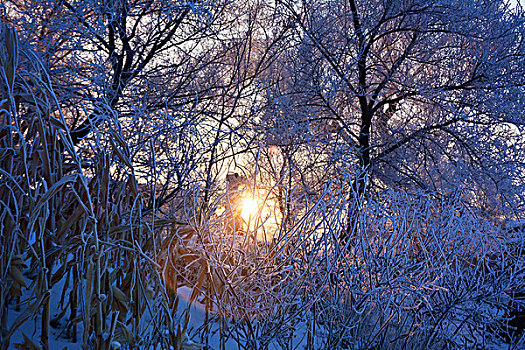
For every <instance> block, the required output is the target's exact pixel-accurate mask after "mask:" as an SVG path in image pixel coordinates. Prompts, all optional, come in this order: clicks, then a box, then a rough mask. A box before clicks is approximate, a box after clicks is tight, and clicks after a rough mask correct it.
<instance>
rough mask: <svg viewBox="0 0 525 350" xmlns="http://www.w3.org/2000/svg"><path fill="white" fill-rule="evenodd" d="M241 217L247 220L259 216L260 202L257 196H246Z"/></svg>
mask: <svg viewBox="0 0 525 350" xmlns="http://www.w3.org/2000/svg"><path fill="white" fill-rule="evenodd" d="M241 205H242V211H241V217H242V219H243V220H244V221H245V222H249V221H253V220H255V218H256V217H257V214H258V211H259V207H260V204H259V202H258V201H257V199H256V198H253V197H245V198H243V200H242V203H241Z"/></svg>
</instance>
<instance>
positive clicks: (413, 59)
mask: <svg viewBox="0 0 525 350" xmlns="http://www.w3.org/2000/svg"><path fill="white" fill-rule="evenodd" d="M282 6H283V8H284V9H286V11H287V13H288V14H289V15H290V16H292V17H293V18H294V24H295V27H294V28H295V30H296V35H295V36H294V38H295V39H296V41H295V44H296V45H292V46H291V50H296V51H295V52H296V53H297V58H296V61H297V60H301V61H303V62H306V63H308V65H306V66H304V65H303V67H302V68H300V69H297V70H295V72H293V69H294V66H293V63H289V64H288V68H289V70H290V71H292V72H293V73H294V74H295V76H299V75H301V76H302V78H301V79H302V80H303V81H305V80H307V81H309V86H308V87H307V88H306V89H301V88H294V89H291V90H290V91H288V95H289V96H293V98H294V99H295V100H296V101H299V100H301V101H302V103H303V104H304V105H307V106H312V107H315V108H316V110H317V111H318V115H317V116H316V117H317V119H318V120H325V122H326V124H327V125H329V126H330V128H329V130H328V131H327V132H328V133H329V134H330V135H332V136H333V137H336V136H339V138H340V140H342V141H344V142H346V144H347V145H348V146H350V147H349V148H350V149H353V150H354V151H353V152H352V156H353V157H354V159H355V162H356V163H357V167H356V168H357V170H355V174H354V181H353V188H354V191H355V192H356V193H357V194H358V195H362V194H363V193H364V192H365V186H376V187H379V188H384V187H395V188H402V189H407V190H414V189H422V190H424V191H429V192H430V191H432V192H439V193H442V194H443V195H446V194H447V193H450V192H451V191H453V190H455V189H457V188H463V189H465V190H466V195H465V198H466V199H468V200H469V201H471V203H473V204H475V206H476V207H477V208H479V209H481V210H482V211H485V212H486V213H487V212H489V213H490V214H491V215H495V214H496V213H493V212H491V211H490V207H491V206H493V205H494V206H495V207H499V206H500V205H501V204H502V203H504V204H506V205H510V206H511V207H512V208H522V203H523V202H522V191H523V188H522V184H523V183H524V181H523V180H524V179H523V170H524V169H523V164H524V163H523V161H524V149H523V132H524V130H525V129H524V122H525V118H524V115H523V110H524V108H523V107H524V106H523V104H524V98H523V96H524V94H523V93H524V89H523V82H524V78H523V77H524V73H525V47H524V46H523V40H524V33H525V28H524V26H523V20H524V18H523V15H522V13H521V12H520V11H519V10H516V9H512V8H511V7H510V6H509V4H508V2H507V1H485V0H474V1H456V0H438V1H419V0H402V1H390V0H361V1H359V0H349V1H338V0H334V1H332V0H327V1H318V0H316V1H302V2H300V3H298V2H293V1H284V2H283V5H282ZM298 46H303V49H302V51H301V50H297V49H296V48H297V47H298ZM304 46H307V47H308V49H307V50H305V49H304ZM305 67H306V68H305ZM308 67H309V68H308ZM305 76H307V79H306V78H305ZM305 86H307V85H305V84H303V86H302V87H305ZM297 96H302V98H301V97H297ZM305 97H306V98H305ZM342 136H344V137H342ZM367 179H371V182H370V183H369V184H368V185H366V183H367Z"/></svg>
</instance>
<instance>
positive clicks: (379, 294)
mask: <svg viewBox="0 0 525 350" xmlns="http://www.w3.org/2000/svg"><path fill="white" fill-rule="evenodd" d="M2 43H4V45H3V47H2V48H0V54H1V61H0V62H1V67H0V72H1V73H2V74H1V76H0V90H1V93H2V95H1V96H2V98H1V107H0V119H1V125H0V128H1V129H0V183H1V184H0V205H1V213H0V223H1V226H0V227H1V229H0V244H1V246H2V248H1V249H2V254H1V258H0V274H1V276H0V284H1V288H0V313H1V314H0V316H1V317H0V319H1V327H2V334H1V340H2V347H3V348H4V349H7V348H8V347H9V346H10V345H12V342H11V338H12V337H13V336H14V335H15V334H16V333H17V332H23V330H24V329H25V328H24V327H25V325H27V324H28V323H31V322H33V321H32V320H37V322H38V326H37V327H36V328H37V329H38V331H37V332H36V334H35V336H36V337H35V338H33V336H32V335H31V334H25V333H24V334H23V336H22V338H23V342H24V344H25V345H23V346H25V347H23V348H40V347H42V348H44V349H48V348H50V342H51V341H52V340H53V339H52V337H53V333H52V332H51V329H52V328H55V329H58V330H60V337H62V338H65V339H67V340H68V341H70V342H72V343H81V344H83V346H84V347H85V348H97V349H110V348H112V347H116V346H122V347H126V348H128V347H129V348H148V347H152V348H166V349H168V348H175V349H181V348H185V349H188V348H199V347H200V345H199V344H196V343H193V342H191V341H190V338H193V340H195V341H197V342H199V343H206V342H211V344H214V346H218V347H221V348H227V347H228V346H230V345H231V344H232V343H235V344H238V346H240V347H241V348H246V349H256V348H257V349H265V348H268V347H281V348H287V349H292V348H295V347H296V346H300V347H304V348H307V349H329V348H330V349H336V348H345V349H346V348H348V349H370V348H421V346H422V344H424V345H423V346H425V347H430V348H433V347H437V348H467V347H468V348H475V347H476V346H477V347H488V346H489V345H490V344H497V343H498V342H500V341H502V340H507V341H508V340H510V341H512V342H514V343H515V344H523V337H522V335H520V333H519V332H517V331H516V329H515V328H513V323H512V322H513V320H514V319H515V318H514V316H515V315H517V312H518V311H519V310H520V309H521V308H523V299H522V297H521V296H522V295H523V290H524V284H523V281H524V280H525V276H524V271H525V269H524V267H525V265H524V251H523V249H524V241H523V234H522V232H520V231H519V230H517V231H508V230H507V231H505V230H503V229H501V228H499V227H497V226H495V225H492V224H490V223H488V222H484V221H483V220H482V219H479V218H476V217H475V216H474V215H473V214H471V213H470V212H469V211H468V209H467V207H465V206H464V205H463V204H462V201H461V196H462V194H461V193H460V192H458V194H457V196H455V197H453V198H451V199H449V200H447V201H444V200H441V201H438V200H436V199H433V197H430V196H426V195H424V194H421V193H419V194H410V195H409V194H406V193H403V192H399V191H393V190H389V191H384V192H381V193H380V194H378V195H377V196H375V197H371V198H368V199H367V200H366V201H364V202H361V203H360V204H359V208H357V210H354V211H353V212H357V213H358V215H357V218H355V219H354V221H355V223H356V225H355V228H354V230H353V232H352V233H351V235H350V237H349V238H348V242H347V243H346V246H342V245H341V242H340V240H339V239H338V237H339V236H340V232H341V230H345V229H346V224H347V216H348V213H349V211H351V210H350V209H349V197H348V196H347V195H346V193H345V191H346V190H345V189H347V188H351V185H350V184H348V183H344V180H342V181H343V183H339V182H335V181H334V182H332V183H328V184H326V185H325V186H324V188H323V192H322V194H321V195H320V196H318V197H317V199H316V200H313V201H303V203H305V204H303V205H302V206H301V207H300V208H299V207H298V208H297V210H294V211H292V212H291V215H292V216H293V217H288V218H287V224H286V225H284V226H283V225H281V226H276V227H270V228H268V227H266V226H264V225H259V226H257V225H256V226H255V227H254V228H250V229H248V230H245V232H236V231H235V230H233V231H232V230H231V228H230V227H229V226H228V225H229V224H228V223H229V222H231V220H235V217H234V216H235V214H234V212H233V211H231V210H230V211H228V210H224V211H223V212H222V213H221V211H220V210H219V207H220V206H223V203H224V201H225V196H215V197H213V198H214V200H213V201H211V203H210V204H207V205H206V207H203V206H200V205H199V200H198V198H199V196H200V192H199V191H200V190H199V188H197V187H195V188H193V189H192V190H191V191H187V194H186V196H185V200H184V201H183V202H182V204H181V206H182V207H183V209H182V210H179V211H176V212H175V213H168V214H162V212H161V211H157V212H155V211H151V210H149V211H148V210H144V208H143V201H144V198H143V193H141V185H140V184H139V182H138V181H137V178H136V176H135V173H134V168H133V162H132V159H130V152H129V145H128V143H127V141H126V139H125V138H124V137H123V135H122V134H121V133H119V131H118V130H119V126H118V120H111V119H107V120H105V121H104V123H106V124H105V125H101V126H99V130H100V133H99V134H98V135H97V136H96V137H95V138H94V139H93V141H92V144H91V149H90V150H89V151H90V152H91V155H92V157H91V158H90V161H89V162H87V161H85V160H84V159H83V158H82V157H80V156H79V155H78V154H77V151H76V148H75V146H74V145H73V143H72V141H71V137H70V132H69V129H68V127H67V123H66V121H65V120H64V117H63V116H62V114H61V109H60V106H59V104H58V99H57V97H56V96H55V94H54V91H53V88H52V86H51V83H50V81H49V78H48V76H47V73H46V69H45V67H44V66H43V65H42V64H41V61H40V59H39V58H38V56H37V55H36V54H35V53H34V52H32V51H31V50H30V49H27V48H20V47H19V42H18V40H17V34H16V32H15V31H14V30H13V29H10V28H9V27H6V28H5V29H4V30H3V31H2ZM103 130H107V131H103ZM151 166H155V164H152V165H151ZM153 170H154V169H153ZM153 170H152V171H153ZM298 195H299V194H298ZM295 199H298V198H295ZM289 200H291V201H293V200H294V198H293V196H292V195H290V198H289ZM232 205H234V204H232ZM275 210H277V209H275ZM263 231H264V232H263ZM261 232H262V233H263V235H262V236H264V237H269V238H268V239H257V237H261ZM181 289H185V290H189V291H190V295H189V298H188V302H189V304H190V306H189V308H188V310H186V311H185V312H181V311H184V310H179V309H180V308H182V303H181V302H180V297H179V294H180V291H181ZM191 305H196V306H199V307H201V308H202V309H203V312H204V313H205V315H206V318H205V320H204V324H203V326H202V328H200V329H193V330H191V329H190V320H189V317H190V316H191V313H190V311H189V310H190V309H191ZM17 310H18V311H17ZM11 313H15V314H16V317H10V314H11ZM509 324H510V325H509ZM520 337H521V338H520ZM17 339H20V337H18V338H17ZM37 344H38V345H37ZM20 346H22V345H20Z"/></svg>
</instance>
